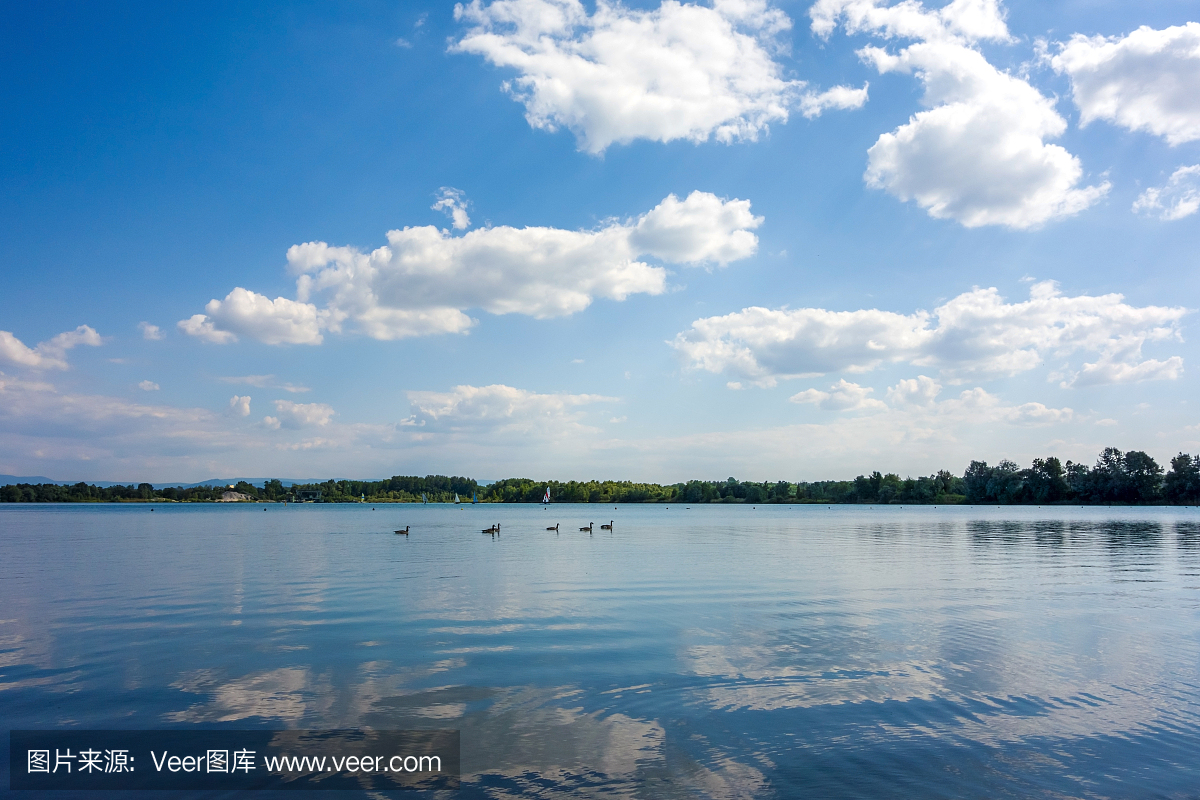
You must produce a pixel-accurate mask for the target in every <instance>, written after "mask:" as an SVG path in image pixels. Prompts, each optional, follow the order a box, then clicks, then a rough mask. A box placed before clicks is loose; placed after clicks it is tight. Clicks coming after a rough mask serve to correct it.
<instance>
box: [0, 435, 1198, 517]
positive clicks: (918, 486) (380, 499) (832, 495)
mask: <svg viewBox="0 0 1200 800" xmlns="http://www.w3.org/2000/svg"><path fill="white" fill-rule="evenodd" d="M546 501H549V502H559V503H590V504H600V505H604V504H617V505H619V504H622V503H625V504H628V503H643V504H644V503H651V504H668V503H675V504H686V505H708V504H730V505H734V504H745V505H752V506H756V505H898V506H905V505H908V506H916V505H921V506H951V505H973V506H992V505H998V506H1006V505H1025V506H1134V507H1136V506H1185V507H1187V506H1194V505H1200V456H1195V457H1193V456H1191V455H1188V454H1186V453H1180V454H1179V455H1178V456H1176V457H1175V458H1173V459H1171V468H1170V470H1169V471H1164V470H1163V468H1162V467H1161V466H1159V465H1158V464H1157V463H1156V462H1155V461H1154V459H1153V458H1151V457H1150V456H1149V455H1147V454H1146V453H1144V452H1142V451H1139V450H1130V451H1129V452H1125V453H1123V452H1121V451H1120V450H1118V449H1116V448H1114V447H1109V448H1106V449H1105V450H1104V451H1103V452H1101V453H1100V456H1099V458H1097V460H1096V465H1095V466H1094V467H1088V466H1086V465H1084V464H1076V463H1073V462H1071V461H1067V462H1066V464H1063V463H1062V462H1061V461H1060V460H1059V459H1057V458H1054V457H1050V458H1045V459H1040V458H1039V459H1034V461H1033V464H1032V465H1031V466H1030V467H1028V468H1025V469H1021V468H1020V467H1018V466H1017V465H1016V464H1015V463H1013V462H1011V461H1001V462H1000V463H999V464H997V465H996V466H994V467H993V466H989V465H988V464H987V462H985V461H972V462H971V464H970V465H969V466H968V467H967V469H966V471H965V472H964V473H963V474H962V476H958V475H954V474H953V473H951V472H949V471H947V470H941V471H939V472H937V473H936V474H934V475H929V476H922V477H918V478H911V477H910V478H903V479H902V478H901V477H900V476H899V475H897V474H895V473H888V474H886V475H884V474H881V473H880V472H878V471H875V472H872V473H871V474H870V475H859V476H858V477H856V478H855V479H854V480H852V481H800V482H795V483H793V482H790V481H775V482H772V481H763V482H761V483H759V482H757V481H739V480H737V479H736V478H727V479H726V480H723V481H706V480H691V481H686V482H680V483H673V484H658V483H638V482H633V481H607V480H606V481H598V480H592V481H565V482H564V481H556V480H541V481H535V480H533V479H530V478H505V479H503V480H498V481H494V482H491V483H488V484H486V485H485V484H482V483H480V482H479V481H476V480H474V479H472V478H466V477H461V476H447V475H426V476H424V477H420V476H416V475H408V476H405V475H396V476H393V477H391V478H388V479H386V480H379V481H350V480H341V481H335V480H328V481H324V482H321V483H315V482H314V483H309V484H293V485H291V486H284V485H283V482H282V481H280V480H278V479H272V480H266V481H264V482H263V485H262V486H261V487H259V486H255V485H253V484H251V483H248V482H246V481H244V480H243V481H238V482H236V483H234V484H229V485H224V486H220V485H218V486H213V485H210V484H198V485H197V484H193V485H191V486H167V487H163V488H155V487H154V486H153V485H152V484H149V483H140V484H138V485H137V486H133V485H128V486H122V485H115V486H99V485H95V484H88V483H82V482H80V483H76V484H73V485H69V486H67V485H61V484H55V483H41V484H26V483H19V484H8V485H6V486H0V502H4V503H156V502H157V503H369V504H375V505H384V504H411V503H429V502H432V503H441V504H459V505H463V504H472V503H476V502H478V503H484V504H494V503H524V504H538V503H542V502H546Z"/></svg>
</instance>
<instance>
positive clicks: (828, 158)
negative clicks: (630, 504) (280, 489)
mask: <svg viewBox="0 0 1200 800" xmlns="http://www.w3.org/2000/svg"><path fill="white" fill-rule="evenodd" d="M1196 17H1197V15H1196V13H1195V7H1194V5H1193V4H1189V3H1184V2H1168V1H1167V0H1157V1H1155V0H1151V1H1149V2H1143V3H1138V4H1130V3H1117V2H1098V1H1097V2H1063V3H1033V2H1007V3H996V2H994V1H993V0H955V2H953V3H951V4H949V5H946V4H943V3H939V2H936V0H934V2H930V3H928V4H925V5H922V4H920V3H916V2H906V3H899V4H897V3H889V2H886V0H819V2H817V3H815V4H813V3H809V2H801V3H777V4H769V3H762V2H758V1H757V0H736V2H735V1H734V0H727V1H725V2H718V3H715V4H709V3H703V2H702V3H698V4H686V3H685V4H679V3H671V2H667V3H663V4H662V5H659V4H656V3H652V2H650V3H636V4H626V5H599V6H598V5H595V4H591V3H583V4H580V3H575V2H568V1H567V0H553V1H552V0H498V1H497V2H490V3H489V2H483V0H480V1H479V2H477V3H474V4H472V5H468V6H459V7H456V6H454V5H452V4H429V3H403V4H388V3H370V2H364V3H356V4H344V5H342V6H340V7H336V8H331V7H330V6H329V4H308V5H305V4H297V3H288V4H282V3H281V4H274V5H273V4H266V3H262V4H254V5H249V4H220V3H209V4H203V5H201V4H196V5H173V6H172V7H170V8H164V7H161V6H159V5H146V6H137V5H128V6H122V7H119V8H118V7H115V6H82V5H81V6H78V7H76V6H72V5H55V4H35V5H26V6H23V7H21V8H17V9H14V10H13V12H12V13H10V14H9V15H7V16H6V19H5V20H4V22H3V23H0V24H2V25H3V28H2V30H3V43H4V47H3V48H2V49H0V60H2V61H3V71H4V74H5V76H6V79H5V81H4V82H3V83H2V84H0V97H2V98H3V103H4V107H5V108H6V113H5V115H4V118H3V120H2V121H0V152H3V159H0V170H2V171H3V175H2V180H0V235H2V236H3V241H4V244H5V248H6V251H7V253H8V257H7V259H6V263H7V266H6V267H5V268H4V274H3V281H4V287H5V288H4V291H3V292H0V373H2V374H0V431H3V436H2V437H0V473H7V474H18V475H31V474H39V475H48V476H51V477H54V478H57V479H64V480H75V479H83V480H150V481H153V482H164V481H193V480H202V479H206V478H209V477H214V476H228V475H235V474H240V475H285V476H286V475H296V476H300V475H304V476H309V475H330V476H339V477H379V476H387V475H392V474H412V473H417V474H425V473H429V472H448V473H455V474H466V475H471V476H475V477H479V478H497V477H503V476H509V475H525V476H531V477H539V476H547V477H549V476H554V477H561V478H590V477H611V478H628V479H642V480H656V481H675V480H681V479H687V478H692V477H708V478H723V477H725V476H727V475H736V476H738V477H742V478H746V479H759V480H763V479H772V480H774V479H789V480H811V479H820V478H847V477H853V476H854V475H856V474H859V473H862V472H866V471H870V470H873V469H880V470H884V471H895V472H899V473H901V474H912V475H916V474H927V473H929V472H931V471H935V470H937V469H940V468H948V469H951V470H954V471H956V472H961V471H962V469H963V468H965V466H966V464H967V462H968V461H969V460H970V459H972V458H982V459H986V460H989V461H996V460H999V459H1001V458H1012V459H1014V460H1016V461H1018V462H1021V463H1027V462H1028V461H1029V460H1030V459H1032V458H1034V457H1037V456H1045V455H1051V454H1055V455H1059V456H1061V457H1063V458H1064V459H1065V458H1072V459H1075V460H1083V461H1086V462H1090V461H1091V460H1093V459H1094V458H1095V455H1096V453H1097V452H1098V451H1099V449H1100V448H1102V447H1104V446H1108V445H1113V446H1117V447H1121V448H1122V449H1144V450H1146V451H1148V452H1150V453H1151V454H1152V455H1154V456H1156V457H1157V458H1159V459H1160V461H1163V462H1165V461H1166V460H1167V459H1168V458H1169V457H1170V456H1172V455H1174V454H1175V453H1176V452H1178V451H1179V450H1184V451H1188V450H1190V451H1192V452H1195V451H1197V450H1198V449H1200V414H1198V412H1197V409H1196V404H1195V401H1194V400H1192V398H1194V397H1195V396H1196V383H1195V382H1196V378H1195V371H1194V366H1193V365H1194V363H1195V359H1196V355H1197V354H1196V353H1195V344H1194V340H1195V335H1194V334H1193V332H1192V331H1193V327H1194V325H1195V320H1196V314H1195V310H1196V309H1197V308H1200V299H1198V297H1197V290H1198V289H1200V278H1198V277H1197V270H1196V268H1195V264H1196V258H1197V244H1198V243H1200V238H1198V234H1200V213H1196V212H1197V209H1198V208H1200V166H1197V165H1200V23H1198V22H1196V21H1195V20H1196ZM381 248H386V249H381ZM1189 401H1190V402H1189Z"/></svg>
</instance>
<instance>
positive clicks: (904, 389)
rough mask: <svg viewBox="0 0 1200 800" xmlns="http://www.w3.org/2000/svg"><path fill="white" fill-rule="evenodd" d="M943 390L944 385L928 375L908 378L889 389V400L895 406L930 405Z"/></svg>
mask: <svg viewBox="0 0 1200 800" xmlns="http://www.w3.org/2000/svg"><path fill="white" fill-rule="evenodd" d="M941 391H942V385H941V384H940V383H938V382H937V381H935V380H934V379H933V378H930V377H928V376H927V375H918V376H917V377H915V378H906V379H904V380H902V381H900V382H899V383H897V384H896V385H895V386H891V387H889V388H888V390H887V398H888V402H889V403H891V404H892V405H894V406H929V405H932V404H933V402H934V401H935V400H936V399H937V396H938V394H940V393H941Z"/></svg>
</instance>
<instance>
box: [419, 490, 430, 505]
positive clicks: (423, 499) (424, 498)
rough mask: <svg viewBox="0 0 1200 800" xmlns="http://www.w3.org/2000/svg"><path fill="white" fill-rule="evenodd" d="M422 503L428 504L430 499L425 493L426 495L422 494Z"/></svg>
mask: <svg viewBox="0 0 1200 800" xmlns="http://www.w3.org/2000/svg"><path fill="white" fill-rule="evenodd" d="M421 502H422V503H428V502H429V498H428V497H426V496H425V493H424V492H421Z"/></svg>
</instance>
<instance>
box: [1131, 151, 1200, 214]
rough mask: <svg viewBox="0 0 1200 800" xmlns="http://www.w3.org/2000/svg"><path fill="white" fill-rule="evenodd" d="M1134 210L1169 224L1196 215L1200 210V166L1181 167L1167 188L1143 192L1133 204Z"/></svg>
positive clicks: (1173, 174)
mask: <svg viewBox="0 0 1200 800" xmlns="http://www.w3.org/2000/svg"><path fill="white" fill-rule="evenodd" d="M1133 210H1134V211H1136V212H1141V213H1144V214H1152V215H1154V216H1156V217H1158V218H1159V219H1161V220H1166V221H1168V222H1170V221H1173V220H1177V219H1183V218H1184V217H1190V216H1191V215H1192V214H1195V213H1196V211H1198V210H1200V164H1194V165H1192V166H1190V167H1180V168H1179V169H1177V170H1175V171H1174V172H1173V173H1171V177H1170V178H1169V179H1168V180H1167V183H1166V185H1165V186H1158V187H1152V188H1150V189H1147V190H1146V191H1144V192H1142V193H1141V194H1140V195H1138V199H1137V200H1135V201H1134V202H1133Z"/></svg>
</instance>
